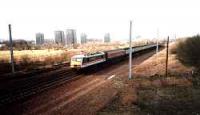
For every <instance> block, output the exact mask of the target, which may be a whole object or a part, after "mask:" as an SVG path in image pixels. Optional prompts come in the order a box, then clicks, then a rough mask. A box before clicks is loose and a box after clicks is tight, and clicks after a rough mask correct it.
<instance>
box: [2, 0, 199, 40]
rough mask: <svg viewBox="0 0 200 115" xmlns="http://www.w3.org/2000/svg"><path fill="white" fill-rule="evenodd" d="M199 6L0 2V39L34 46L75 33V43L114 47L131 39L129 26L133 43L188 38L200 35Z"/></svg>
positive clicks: (168, 0)
mask: <svg viewBox="0 0 200 115" xmlns="http://www.w3.org/2000/svg"><path fill="white" fill-rule="evenodd" d="M199 4H200V1H199V0H0V38H3V39H8V24H11V25H12V35H13V38H14V39H16V38H22V39H26V40H35V33H37V32H42V33H44V36H45V38H54V31H56V30H63V31H66V29H76V31H77V38H78V39H80V34H81V33H86V34H87V36H88V38H97V39H101V38H103V37H104V35H105V33H110V36H111V39H112V40H113V41H116V40H120V41H125V40H128V38H129V23H130V20H132V21H133V31H132V36H133V38H135V39H139V38H138V37H137V36H141V37H142V38H150V39H152V38H156V37H157V30H159V37H160V38H164V37H167V36H170V37H173V36H174V35H176V36H177V37H184V36H192V35H196V34H198V33H199V32H200V14H199V11H200V7H199Z"/></svg>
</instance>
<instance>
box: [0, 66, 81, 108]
mask: <svg viewBox="0 0 200 115" xmlns="http://www.w3.org/2000/svg"><path fill="white" fill-rule="evenodd" d="M47 75H48V74H47ZM47 75H45V74H44V75H43V77H38V78H37V79H34V81H33V79H28V78H27V80H23V81H21V82H20V83H18V84H12V85H11V86H10V87H7V88H6V86H5V87H4V88H3V89H2V88H1V89H0V90H1V95H0V106H3V105H5V104H9V103H12V102H16V101H19V100H21V99H25V98H27V97H29V96H32V95H34V94H38V93H40V92H42V91H45V90H47V89H50V88H52V87H55V86H58V85H60V84H63V83H65V82H68V81H71V80H74V79H76V78H78V75H79V73H76V72H74V71H72V70H68V71H66V70H60V71H56V72H53V73H51V74H50V75H48V77H44V76H47ZM40 76H42V75H40ZM14 85H18V86H16V87H14Z"/></svg>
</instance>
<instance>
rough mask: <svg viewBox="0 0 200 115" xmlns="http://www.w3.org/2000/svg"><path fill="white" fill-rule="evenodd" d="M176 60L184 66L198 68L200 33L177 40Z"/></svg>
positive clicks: (199, 61)
mask: <svg viewBox="0 0 200 115" xmlns="http://www.w3.org/2000/svg"><path fill="white" fill-rule="evenodd" d="M176 55H177V58H178V60H180V62H181V63H183V64H184V65H186V66H192V67H195V68H196V69H198V70H200V35H196V36H193V37H189V38H187V39H186V40H184V41H181V42H179V44H178V45H177V48H176Z"/></svg>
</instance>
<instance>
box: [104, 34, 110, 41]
mask: <svg viewBox="0 0 200 115" xmlns="http://www.w3.org/2000/svg"><path fill="white" fill-rule="evenodd" d="M109 42H110V34H109V33H106V34H105V36H104V43H109Z"/></svg>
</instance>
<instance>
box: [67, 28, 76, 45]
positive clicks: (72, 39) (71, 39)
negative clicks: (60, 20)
mask: <svg viewBox="0 0 200 115" xmlns="http://www.w3.org/2000/svg"><path fill="white" fill-rule="evenodd" d="M66 39H67V45H68V46H70V45H73V44H77V38H76V30H74V29H67V31H66Z"/></svg>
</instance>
